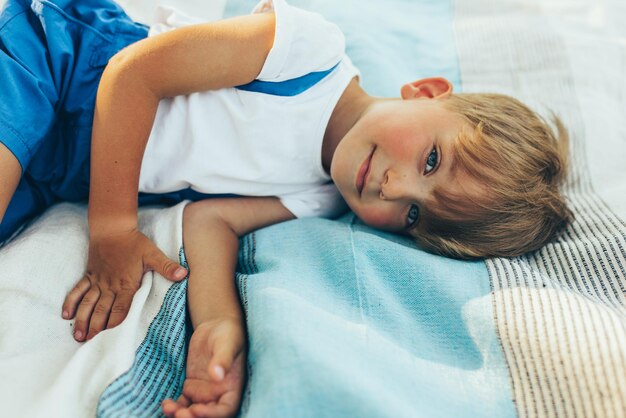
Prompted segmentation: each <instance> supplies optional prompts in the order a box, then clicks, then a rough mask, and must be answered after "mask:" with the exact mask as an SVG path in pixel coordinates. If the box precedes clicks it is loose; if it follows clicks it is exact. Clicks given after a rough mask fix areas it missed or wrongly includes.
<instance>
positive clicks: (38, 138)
mask: <svg viewBox="0 0 626 418" xmlns="http://www.w3.org/2000/svg"><path fill="white" fill-rule="evenodd" d="M147 34H148V28H147V27H146V26H145V25H142V24H139V23H136V22H133V21H132V20H131V19H130V18H129V17H128V16H127V15H126V13H125V12H124V10H122V8H121V7H120V6H119V5H117V4H116V3H114V2H113V1H110V0H35V1H27V0H7V2H6V3H5V5H4V8H3V9H2V11H1V13H0V80H2V81H1V85H2V86H1V87H0V141H2V143H3V144H4V145H6V146H7V147H8V148H9V150H11V152H13V154H14V155H15V157H16V158H17V159H18V161H19V163H20V164H21V166H22V178H21V180H20V183H19V185H18V188H17V190H16V192H15V195H14V196H13V199H12V200H11V202H10V204H9V207H8V208H7V211H6V214H5V216H4V218H3V220H2V223H1V224H0V242H2V241H4V240H5V239H6V238H8V237H9V236H10V235H11V234H12V233H13V232H14V231H15V230H17V229H18V228H19V227H20V226H21V225H22V224H23V223H24V222H26V221H28V220H29V219H31V218H33V217H34V216H36V215H38V214H40V213H41V212H43V211H44V210H45V209H46V208H48V207H49V206H50V205H52V204H53V203H56V202H59V201H71V202H77V201H86V200H87V197H88V191H89V154H90V149H91V126H92V121H93V114H94V106H95V98H96V92H97V88H98V83H99V81H100V77H101V75H102V71H103V70H104V67H105V66H106V64H107V62H108V61H109V59H110V58H111V57H112V56H113V55H114V54H115V53H116V52H118V51H119V50H120V49H122V48H124V47H125V46H127V45H129V44H131V43H133V42H136V41H138V40H140V39H143V38H145V37H146V36H147Z"/></svg>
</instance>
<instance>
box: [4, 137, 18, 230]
mask: <svg viewBox="0 0 626 418" xmlns="http://www.w3.org/2000/svg"><path fill="white" fill-rule="evenodd" d="M21 177H22V167H21V166H20V163H19V162H18V161H17V158H15V155H13V153H12V152H11V151H9V149H8V148H7V147H6V146H5V145H4V144H3V143H2V142H0V223H1V222H2V218H3V217H4V213H5V212H6V210H7V207H8V206H9V203H10V202H11V198H12V197H13V193H15V189H16V188H17V185H18V184H19V182H20V178H21Z"/></svg>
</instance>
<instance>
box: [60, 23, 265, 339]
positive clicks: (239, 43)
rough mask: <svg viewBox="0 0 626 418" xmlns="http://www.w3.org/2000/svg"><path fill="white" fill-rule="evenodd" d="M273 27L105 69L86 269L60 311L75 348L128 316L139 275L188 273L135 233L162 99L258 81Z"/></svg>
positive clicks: (178, 45) (195, 30) (238, 29)
mask: <svg viewBox="0 0 626 418" xmlns="http://www.w3.org/2000/svg"><path fill="white" fill-rule="evenodd" d="M274 25H275V19H274V14H273V13H263V14H255V15H250V16H242V17H237V18H232V19H226V20H223V21H219V22H213V23H207V24H200V25H193V26H189V27H185V28H180V29H175V30H173V31H171V32H167V33H163V34H160V35H157V36H154V37H151V38H147V39H144V40H142V41H139V42H137V43H135V44H132V45H131V46H129V47H127V48H125V49H124V50H122V51H120V52H119V53H118V54H117V55H116V56H114V57H113V58H112V59H111V61H110V62H109V64H108V65H107V68H106V69H105V71H104V73H103V75H102V79H101V81H100V85H99V88H98V94H97V98H96V110H95V113H94V125H93V133H92V152H91V180H90V181H91V182H90V192H89V212H88V213H89V235H90V237H89V238H90V243H89V256H88V261H87V271H86V273H85V276H84V277H83V278H82V279H81V280H80V281H79V282H78V283H77V285H76V286H75V287H74V289H72V291H71V292H70V293H69V294H68V296H67V297H66V299H65V302H64V304H63V317H64V318H67V319H70V318H72V317H74V315H76V323H75V326H74V330H75V334H74V335H75V338H76V339H77V340H78V341H83V340H84V339H85V337H87V338H90V337H93V336H95V335H96V334H97V333H98V332H100V331H102V330H103V329H105V328H112V327H114V326H116V325H118V324H119V323H120V322H121V321H122V320H123V319H124V318H125V317H126V314H127V312H128V310H129V309H130V304H131V301H132V297H133V295H134V294H135V292H136V291H137V289H138V288H139V284H140V283H141V276H142V275H143V273H144V272H145V271H149V270H155V271H157V272H159V273H161V274H162V275H163V276H164V277H166V278H168V279H170V280H179V279H182V278H183V277H184V276H185V274H182V276H180V275H177V273H176V271H177V264H176V263H175V262H173V261H172V260H169V259H168V258H167V257H166V256H165V255H164V254H163V253H162V252H161V251H160V250H159V249H158V248H157V247H156V246H155V245H154V243H152V241H150V240H149V239H147V238H146V237H145V236H144V235H143V234H141V232H140V231H139V230H138V229H137V193H138V184H139V170H140V167H141V161H142V159H143V153H144V151H145V147H146V143H147V141H148V137H149V134H150V131H151V129H152V125H153V122H154V117H155V115H156V111H157V106H158V102H159V100H160V99H161V98H164V97H168V96H175V95H181V94H187V93H190V92H194V91H202V90H209V89H218V88H222V87H229V86H235V85H239V84H245V83H248V82H250V81H252V80H254V79H255V78H256V76H257V75H258V74H259V73H260V71H261V69H262V68H263V64H264V63H265V59H266V57H267V54H268V53H269V50H270V49H271V46H272V44H273V41H274ZM183 273H184V272H183ZM92 314H93V315H92Z"/></svg>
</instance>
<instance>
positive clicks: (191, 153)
mask: <svg viewBox="0 0 626 418" xmlns="http://www.w3.org/2000/svg"><path fill="white" fill-rule="evenodd" d="M272 9H273V10H274V13H275V15H276V32H275V37H274V45H273V47H272V49H271V50H270V52H269V55H268V56H267V59H266V61H265V64H264V65H263V68H262V70H261V72H260V74H259V76H258V77H257V80H260V81H269V82H281V81H285V80H293V79H296V78H298V77H302V76H306V75H307V74H310V73H315V72H320V71H327V70H329V69H331V68H333V67H335V68H334V69H333V70H332V71H331V72H330V73H329V74H328V75H326V76H325V77H324V78H322V79H321V80H320V81H318V82H317V83H316V84H315V85H313V86H312V87H310V88H308V89H307V90H305V91H304V92H302V93H299V94H296V95H293V96H278V95H274V94H266V93H259V92H252V91H244V90H241V89H238V88H225V89H220V90H213V91H206V92H199V93H193V94H190V95H187V96H177V97H174V98H170V99H164V100H161V102H160V103H159V107H158V110H157V114H156V119H155V122H154V126H153V128H152V132H151V134H150V138H149V140H148V144H147V146H146V150H145V154H144V157H143V162H142V167H141V173H140V179H139V191H140V192H146V193H167V192H172V191H178V190H183V189H187V188H191V189H192V190H195V191H197V192H200V193H206V194H235V195H242V196H277V197H279V198H280V200H281V202H282V204H283V205H284V206H285V207H286V208H287V209H289V211H291V212H292V213H293V214H294V215H295V216H296V217H305V216H323V217H334V216H337V215H339V214H341V213H342V212H343V211H345V209H346V206H345V203H344V202H343V199H342V198H341V195H340V194H339V192H338V191H337V189H336V187H335V186H334V184H333V183H332V182H331V179H330V176H329V175H328V174H327V173H326V172H325V171H324V169H323V167H322V158H321V151H322V140H323V137H324V133H325V130H326V126H327V125H328V121H329V119H330V116H331V113H332V111H333V109H334V107H335V106H336V104H337V101H338V100H339V97H340V96H341V94H342V93H343V92H344V90H345V89H346V87H347V86H348V83H349V82H350V80H351V79H352V78H354V77H355V76H357V75H359V72H358V70H357V69H356V68H355V67H354V66H353V65H352V63H351V62H350V60H349V58H348V57H347V56H346V55H345V39H344V36H343V34H342V32H341V31H340V30H339V28H338V27H337V26H336V25H334V24H332V23H330V22H328V21H326V20H325V19H324V18H323V17H322V16H321V15H319V14H317V13H313V12H309V11H305V10H302V9H298V8H295V7H292V6H290V5H288V4H287V3H286V2H285V0H273V1H269V0H267V1H261V2H260V3H259V4H258V5H257V6H256V7H255V8H254V10H253V13H262V12H264V11H266V10H272ZM160 17H161V19H160V22H159V23H157V24H155V25H154V26H153V27H152V28H151V30H150V35H154V34H156V33H159V32H162V31H164V30H169V29H172V28H174V27H178V26H181V25H185V24H190V23H197V21H194V20H193V19H191V18H189V17H186V16H182V15H181V14H180V13H179V12H175V11H172V10H170V11H169V12H167V11H162V13H161V16H160ZM283 84H284V83H283Z"/></svg>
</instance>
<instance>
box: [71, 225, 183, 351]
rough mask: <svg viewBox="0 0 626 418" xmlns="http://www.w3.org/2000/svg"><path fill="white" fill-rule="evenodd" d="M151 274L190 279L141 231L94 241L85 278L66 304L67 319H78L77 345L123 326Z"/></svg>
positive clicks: (75, 288) (131, 231) (167, 277)
mask: <svg viewBox="0 0 626 418" xmlns="http://www.w3.org/2000/svg"><path fill="white" fill-rule="evenodd" d="M151 270H153V271H156V272H158V273H159V274H161V275H162V276H163V277H165V278H166V279H168V280H172V281H180V280H182V279H184V278H185V277H186V276H187V270H185V269H184V268H183V267H181V266H180V265H179V264H178V263H176V262H174V261H172V260H170V259H169V258H167V257H166V256H165V254H163V252H162V251H161V250H159V248H157V246H156V245H155V244H154V243H153V242H152V241H151V240H150V239H149V238H148V237H146V236H145V235H144V234H142V233H141V232H140V231H139V230H137V229H133V230H130V231H124V232H118V233H108V234H105V235H99V236H97V237H91V239H90V242H89V258H88V261H87V271H86V272H85V276H84V277H83V278H82V279H81V280H80V281H79V282H78V283H77V284H76V286H74V288H73V289H72V290H71V291H70V293H69V294H68V295H67V297H66V298H65V302H64V303H63V318H65V319H71V318H73V317H74V315H76V322H75V324H74V338H75V339H76V341H84V340H85V339H91V338H93V337H94V336H95V335H96V334H98V333H99V332H100V331H102V330H104V329H106V328H113V327H115V326H117V325H119V324H120V323H121V322H122V321H123V320H124V318H126V315H127V314H128V311H129V310H130V304H131V302H132V300H133V296H134V295H135V292H137V290H138V289H139V286H140V285H141V279H142V277H143V275H144V273H146V272H147V271H151Z"/></svg>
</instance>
